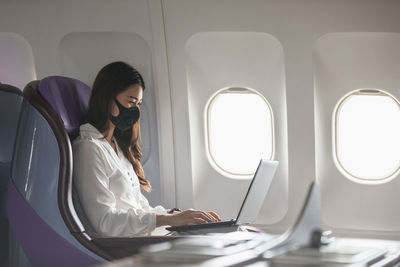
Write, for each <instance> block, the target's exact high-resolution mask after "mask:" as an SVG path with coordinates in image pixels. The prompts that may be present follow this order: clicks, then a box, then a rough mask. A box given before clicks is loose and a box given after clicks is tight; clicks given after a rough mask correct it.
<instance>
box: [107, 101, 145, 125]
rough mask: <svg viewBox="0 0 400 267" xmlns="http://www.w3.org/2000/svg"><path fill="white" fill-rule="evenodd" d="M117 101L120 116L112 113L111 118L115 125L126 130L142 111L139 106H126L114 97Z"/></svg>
mask: <svg viewBox="0 0 400 267" xmlns="http://www.w3.org/2000/svg"><path fill="white" fill-rule="evenodd" d="M114 101H115V103H116V104H117V106H118V109H119V114H118V116H113V115H110V120H111V121H112V123H114V125H115V127H117V128H118V129H120V130H122V131H125V130H128V129H129V128H131V127H132V125H134V124H135V123H136V122H137V121H138V120H139V117H140V111H139V108H138V107H132V108H126V107H124V106H123V105H121V103H119V102H118V100H117V99H116V98H114Z"/></svg>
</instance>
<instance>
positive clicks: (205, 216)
mask: <svg viewBox="0 0 400 267" xmlns="http://www.w3.org/2000/svg"><path fill="white" fill-rule="evenodd" d="M197 216H198V217H199V218H202V219H203V220H205V221H206V222H213V221H214V220H215V219H214V218H213V217H212V216H211V215H209V214H208V213H206V212H200V213H199V214H198V215H197Z"/></svg>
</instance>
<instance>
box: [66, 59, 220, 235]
mask: <svg viewBox="0 0 400 267" xmlns="http://www.w3.org/2000/svg"><path fill="white" fill-rule="evenodd" d="M144 89H145V84H144V81H143V78H142V76H141V75H140V74H139V72H138V71H136V70H135V69H134V68H133V67H131V66H130V65H128V64H126V63H124V62H114V63H111V64H108V65H107V66H105V67H104V68H103V69H101V70H100V72H99V74H98V75H97V77H96V79H95V82H94V84H93V89H92V95H91V97H90V101H89V107H88V111H87V114H86V122H87V123H86V124H83V125H82V126H81V127H80V136H79V137H78V138H77V139H76V140H75V141H74V143H73V151H74V182H75V186H76V188H77V192H78V195H79V198H80V200H81V202H82V203H81V204H82V206H83V208H84V210H85V212H86V214H87V217H88V219H89V222H90V223H91V225H92V226H93V228H94V229H95V230H96V231H97V232H98V234H100V235H102V236H143V235H148V234H150V233H151V232H152V231H153V230H154V229H155V228H156V227H159V226H164V225H172V226H174V225H183V224H194V223H205V222H215V221H219V220H220V218H219V217H218V215H216V214H215V213H213V212H202V211H196V210H185V211H183V212H180V211H175V209H173V210H171V211H170V212H169V211H167V210H166V209H164V208H163V207H162V206H157V207H154V208H153V207H151V206H150V205H149V202H148V201H147V199H146V198H145V196H144V195H143V194H142V193H141V191H140V188H142V189H143V190H145V191H147V192H149V191H150V190H151V185H150V182H149V180H147V179H146V177H145V175H144V172H143V168H142V165H141V163H140V160H141V158H142V152H141V149H140V146H139V143H138V139H139V138H140V123H139V116H140V106H141V104H142V98H143V90H144Z"/></svg>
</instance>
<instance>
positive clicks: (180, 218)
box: [157, 209, 221, 227]
mask: <svg viewBox="0 0 400 267" xmlns="http://www.w3.org/2000/svg"><path fill="white" fill-rule="evenodd" d="M218 221H221V218H220V217H219V216H218V215H217V214H216V213H215V212H212V211H210V212H204V211H200V210H193V209H189V210H185V211H182V212H177V213H175V212H174V214H171V215H157V227H159V226H163V225H170V226H176V225H186V224H199V223H208V222H218Z"/></svg>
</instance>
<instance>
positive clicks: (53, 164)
mask: <svg viewBox="0 0 400 267" xmlns="http://www.w3.org/2000/svg"><path fill="white" fill-rule="evenodd" d="M24 96H25V99H26V101H25V100H24V105H23V109H22V114H21V122H20V128H19V131H18V133H17V141H16V151H17V152H18V153H16V155H17V157H15V158H14V160H13V166H12V179H13V182H14V183H15V187H16V188H15V190H14V191H18V192H20V194H21V195H22V196H23V197H22V198H23V199H19V201H20V202H21V203H22V204H21V205H23V202H24V201H25V202H27V203H28V204H29V205H30V206H31V207H32V209H31V216H34V213H36V214H37V215H39V216H36V220H37V221H38V222H35V224H34V225H32V226H31V228H32V229H35V228H34V227H37V228H38V229H40V230H41V231H42V232H43V234H44V235H48V236H50V237H51V238H47V239H45V241H46V242H47V243H45V245H41V246H40V247H41V249H40V251H34V250H32V247H31V245H32V244H31V243H30V242H32V241H31V240H32V239H37V240H39V239H40V237H39V235H38V234H36V235H35V234H32V233H31V232H30V231H26V230H25V232H24V235H23V236H22V237H21V239H24V240H25V247H27V249H26V250H30V251H29V252H28V251H27V252H26V253H27V256H28V258H29V259H30V261H31V262H32V261H33V260H35V261H36V262H38V263H43V261H42V262H40V257H39V256H38V255H40V254H41V253H44V252H45V250H48V249H50V250H51V249H53V248H54V247H55V246H54V245H55V244H58V245H59V246H62V249H57V250H56V251H54V252H53V254H54V256H53V258H55V260H54V262H52V263H56V262H58V263H59V262H66V264H67V263H68V265H70V266H75V265H77V266H82V265H86V264H89V263H88V262H89V261H93V260H94V259H95V260H97V261H98V262H99V261H101V260H102V259H103V261H104V259H107V260H112V259H116V258H121V257H125V256H129V255H132V254H133V253H136V252H137V251H138V249H139V247H140V246H142V245H145V244H154V243H159V242H162V241H166V240H171V239H174V238H176V237H156V236H154V237H137V238H112V237H110V238H102V237H98V236H96V235H95V233H94V231H91V229H90V227H89V226H90V224H82V222H83V221H85V219H84V218H85V216H84V212H83V210H82V209H79V207H80V205H78V204H79V200H78V199H77V198H75V203H74V199H73V198H74V197H73V181H72V167H73V166H72V163H73V161H72V148H71V140H72V139H73V138H75V137H76V136H77V135H78V133H79V132H78V131H79V126H80V124H81V122H82V118H83V115H84V112H85V109H86V107H87V103H88V100H89V96H90V88H89V87H88V86H87V85H85V84H84V83H82V82H80V81H78V80H75V79H71V78H67V77H61V76H51V77H47V78H44V79H43V80H41V81H40V82H39V81H36V82H32V83H30V84H28V85H27V86H26V88H25V89H24ZM14 198H15V196H14ZM9 202H10V203H11V204H10V203H8V205H12V201H9ZM25 206H26V205H25ZM25 208H26V209H28V207H25ZM76 209H77V210H78V211H80V214H78V215H77V210H76ZM14 210H15V209H14ZM14 213H17V211H14ZM32 214H33V215H32ZM18 216H19V217H23V216H24V215H23V214H9V217H12V218H14V219H15V220H16V221H17V222H16V224H17V223H18V218H16V217H18ZM24 217H25V220H28V218H27V217H26V216H24ZM34 217H35V216H34ZM38 217H39V218H38ZM46 224H47V225H48V226H50V228H51V229H49V227H47V228H46V227H45V226H46ZM19 230H21V229H19ZM35 230H36V229H35ZM21 232H23V231H22V230H21ZM37 232H38V230H36V231H35V233H37ZM25 235H31V237H30V238H27V237H26V236H25ZM60 239H63V240H64V242H61V244H60ZM65 240H66V241H68V242H65ZM42 242H43V240H42ZM21 243H23V242H21ZM22 246H23V247H24V244H22ZM25 247H24V249H25ZM43 247H46V249H43ZM37 250H38V249H37ZM53 250H54V249H53ZM57 253H58V254H57ZM46 254H48V253H46ZM94 254H95V255H94ZM71 255H76V256H71ZM88 255H89V256H91V257H89V258H88ZM96 255H97V256H96ZM95 256H96V257H97V259H96V257H95ZM99 256H100V257H99ZM41 257H42V258H46V255H45V254H43V255H41ZM72 259H79V260H80V262H77V263H72V262H71V260H72ZM99 259H100V260H99ZM45 263H46V264H45V265H49V264H48V262H45ZM90 264H93V263H92V262H90ZM37 265H43V264H37Z"/></svg>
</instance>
